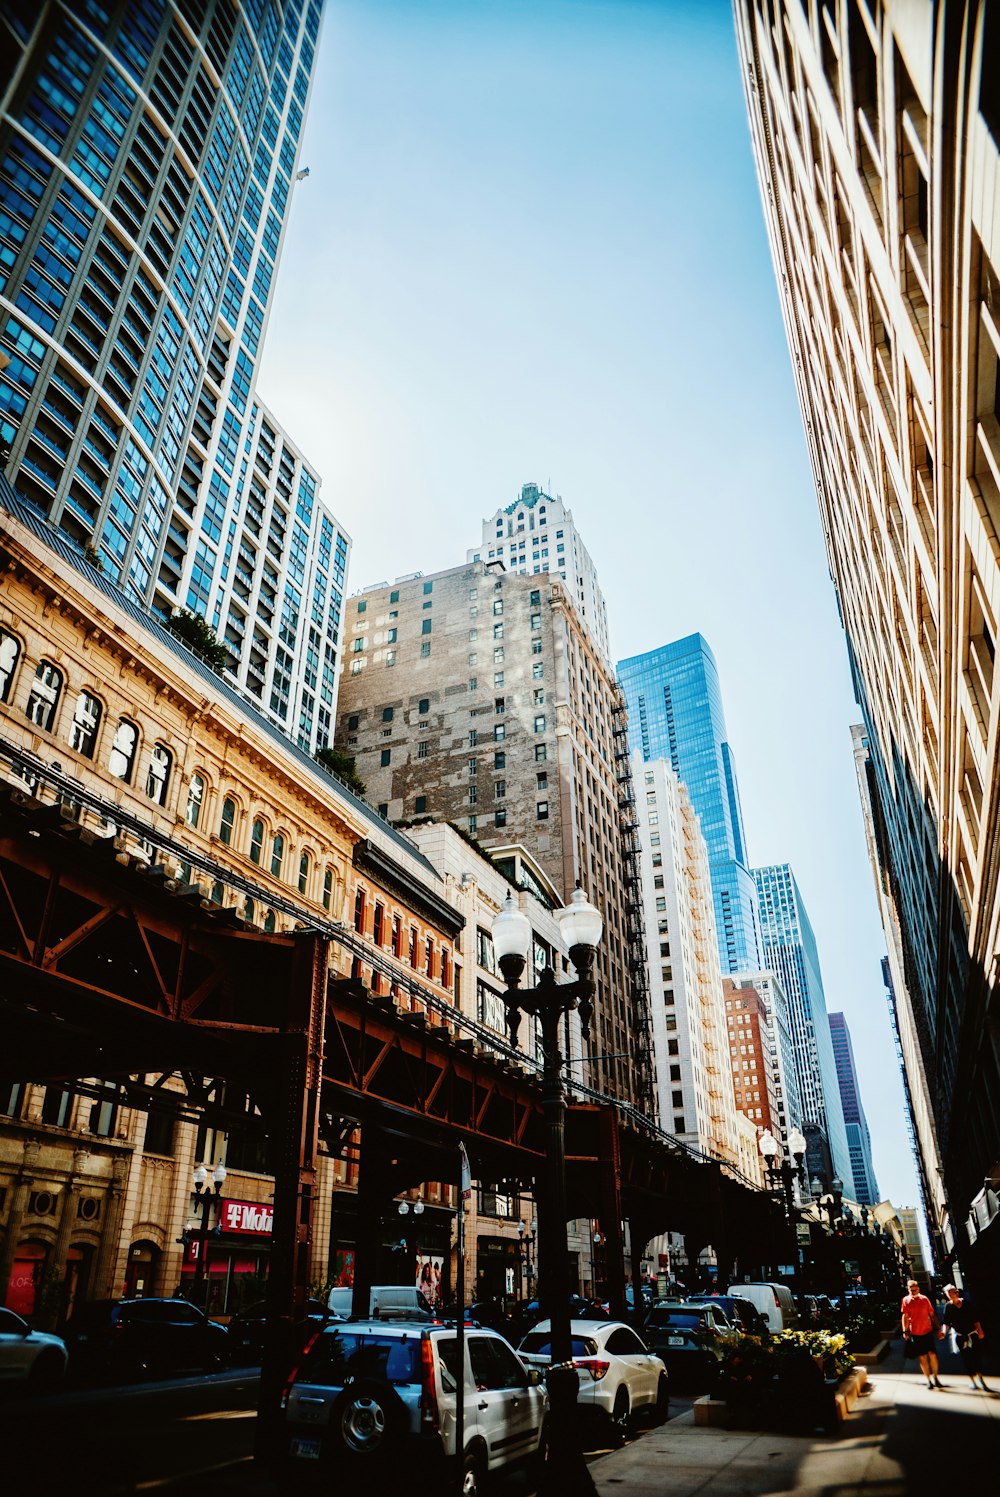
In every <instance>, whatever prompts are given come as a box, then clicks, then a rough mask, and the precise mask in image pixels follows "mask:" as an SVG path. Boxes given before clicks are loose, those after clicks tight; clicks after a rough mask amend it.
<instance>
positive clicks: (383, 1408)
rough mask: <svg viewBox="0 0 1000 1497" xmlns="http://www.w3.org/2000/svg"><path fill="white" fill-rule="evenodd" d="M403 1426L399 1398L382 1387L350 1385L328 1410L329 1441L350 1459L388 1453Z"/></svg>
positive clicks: (372, 1384) (370, 1384)
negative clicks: (350, 1456)
mask: <svg viewBox="0 0 1000 1497" xmlns="http://www.w3.org/2000/svg"><path fill="white" fill-rule="evenodd" d="M405 1422H406V1413H405V1410H404V1408H403V1405H402V1403H401V1402H400V1399H399V1395H398V1394H397V1393H395V1392H394V1391H393V1390H392V1388H388V1387H386V1386H385V1384H384V1383H378V1382H369V1381H366V1380H364V1379H359V1380H358V1381H357V1382H356V1383H350V1384H349V1385H348V1386H347V1387H346V1388H345V1389H344V1391H343V1393H341V1395H340V1397H339V1398H338V1399H337V1401H336V1403H335V1404H334V1406H333V1408H332V1409H331V1410H330V1426H329V1438H331V1439H332V1440H333V1441H334V1443H335V1444H336V1445H338V1446H339V1447H341V1448H342V1449H343V1450H345V1451H347V1452H348V1453H349V1454H351V1455H358V1456H369V1457H370V1456H376V1455H381V1454H383V1453H384V1452H385V1451H386V1450H391V1449H392V1447H393V1446H394V1445H395V1444H396V1443H397V1442H398V1440H399V1438H400V1435H401V1433H402V1430H403V1426H404V1424H405Z"/></svg>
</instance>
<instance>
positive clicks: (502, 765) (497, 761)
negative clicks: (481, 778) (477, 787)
mask: <svg viewBox="0 0 1000 1497" xmlns="http://www.w3.org/2000/svg"><path fill="white" fill-rule="evenodd" d="M493 768H494V769H506V768H507V755H506V753H505V752H504V750H503V749H497V751H496V753H495V754H494V755H493Z"/></svg>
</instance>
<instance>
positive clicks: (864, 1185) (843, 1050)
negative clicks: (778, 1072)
mask: <svg viewBox="0 0 1000 1497" xmlns="http://www.w3.org/2000/svg"><path fill="white" fill-rule="evenodd" d="M830 1038H831V1040H832V1041H833V1058H834V1061H835V1063H836V1066H837V1082H838V1085H839V1087H840V1101H841V1104H842V1106H843V1109H844V1127H845V1128H846V1130H847V1147H848V1151H849V1152H850V1156H851V1176H852V1179H853V1182H854V1190H853V1192H851V1194H852V1195H853V1197H854V1199H855V1200H856V1201H857V1203H858V1205H859V1206H875V1205H877V1204H878V1201H879V1193H878V1183H877V1181H876V1179H875V1166H874V1164H873V1163H872V1139H871V1134H870V1132H869V1131H868V1119H867V1118H866V1117H865V1109H864V1107H863V1106H862V1105H861V1087H860V1086H859V1084H858V1072H857V1067H856V1066H855V1064H854V1046H853V1044H852V1043H851V1031H850V1029H849V1028H848V1024H847V1018H846V1016H845V1015H844V1014H831V1015H830ZM847 1183H848V1182H846V1181H845V1184H847Z"/></svg>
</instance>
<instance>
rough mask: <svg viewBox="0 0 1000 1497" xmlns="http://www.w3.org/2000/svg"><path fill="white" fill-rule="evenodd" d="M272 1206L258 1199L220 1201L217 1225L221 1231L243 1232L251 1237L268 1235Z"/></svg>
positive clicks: (272, 1223) (272, 1216)
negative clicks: (219, 1215)
mask: <svg viewBox="0 0 1000 1497" xmlns="http://www.w3.org/2000/svg"><path fill="white" fill-rule="evenodd" d="M273 1225H274V1208H273V1207H272V1206H268V1205H266V1204H262V1203H261V1202H260V1201H226V1200H224V1201H223V1202H222V1215H221V1217H220V1220H219V1226H220V1228H221V1230H222V1231H223V1232H243V1233H246V1234H249V1235H250V1236H251V1237H270V1235H271V1229H272V1227H273Z"/></svg>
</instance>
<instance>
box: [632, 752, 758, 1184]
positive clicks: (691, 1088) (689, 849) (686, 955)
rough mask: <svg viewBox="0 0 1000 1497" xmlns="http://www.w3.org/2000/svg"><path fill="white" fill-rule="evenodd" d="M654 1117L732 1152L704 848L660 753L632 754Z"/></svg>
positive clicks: (695, 1140) (716, 1152) (733, 1127)
mask: <svg viewBox="0 0 1000 1497" xmlns="http://www.w3.org/2000/svg"><path fill="white" fill-rule="evenodd" d="M633 777H634V780H635V785H636V792H637V793H636V803H637V809H638V817H639V840H640V847H641V849H642V857H641V868H642V887H643V897H644V904H645V914H646V922H645V923H646V941H647V949H648V952H649V972H650V1010H651V1016H652V1029H653V1053H654V1056H655V1076H656V1100H657V1111H658V1115H659V1121H660V1125H661V1127H663V1128H665V1129H666V1130H667V1131H668V1132H672V1133H675V1134H677V1136H678V1137H679V1138H682V1139H683V1140H684V1142H685V1143H689V1144H691V1145H692V1146H693V1147H695V1148H698V1149H701V1150H702V1151H703V1152H705V1153H707V1154H711V1155H713V1156H714V1157H715V1158H717V1159H725V1160H727V1161H728V1162H730V1163H732V1164H739V1162H740V1135H739V1134H738V1130H737V1119H736V1111H737V1107H736V1104H735V1102H734V1097H733V1088H732V1085H731V1083H730V1077H729V1046H728V1042H727V1040H726V1023H725V1012H724V1009H723V1000H722V973H721V971H720V970H719V953H718V945H717V942H716V937H715V921H714V917H713V903H712V881H711V876H710V873H709V865H708V852H707V849H706V847H705V839H704V837H703V836H702V835H701V831H700V829H699V825H698V818H697V816H696V815H695V813H694V809H693V807H692V805H691V800H690V797H689V795H688V793H687V790H686V789H685V787H684V786H683V785H682V784H681V782H680V781H679V780H678V778H677V776H676V775H675V774H674V772H673V770H672V769H671V768H670V766H669V765H668V764H666V763H665V762H664V761H663V760H662V759H654V760H649V761H647V760H644V759H643V758H642V756H641V755H640V754H636V755H635V756H634V757H633Z"/></svg>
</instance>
